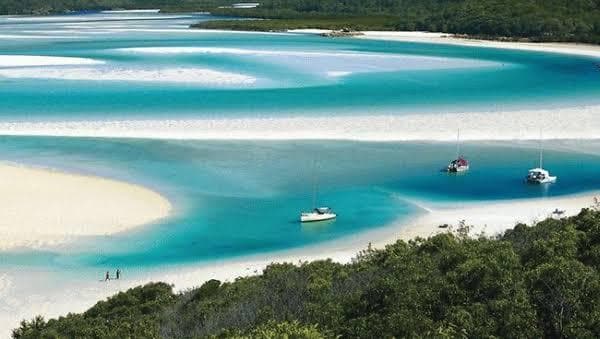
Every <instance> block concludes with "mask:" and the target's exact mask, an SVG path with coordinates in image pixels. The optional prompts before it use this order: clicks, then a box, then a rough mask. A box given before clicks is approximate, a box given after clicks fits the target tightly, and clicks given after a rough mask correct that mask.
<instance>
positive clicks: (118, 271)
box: [116, 268, 121, 280]
mask: <svg viewBox="0 0 600 339" xmlns="http://www.w3.org/2000/svg"><path fill="white" fill-rule="evenodd" d="M116 276H117V280H119V278H120V277H121V270H120V269H118V268H117V273H116Z"/></svg>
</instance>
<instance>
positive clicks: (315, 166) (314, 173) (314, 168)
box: [312, 160, 318, 209]
mask: <svg viewBox="0 0 600 339" xmlns="http://www.w3.org/2000/svg"><path fill="white" fill-rule="evenodd" d="M317 191H318V183H317V161H316V160H315V161H314V163H313V196H312V208H313V209H315V208H317Z"/></svg>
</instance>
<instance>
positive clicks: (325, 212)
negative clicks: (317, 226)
mask: <svg viewBox="0 0 600 339" xmlns="http://www.w3.org/2000/svg"><path fill="white" fill-rule="evenodd" d="M316 167H317V166H316V162H315V172H316ZM318 187H319V186H318V181H317V176H316V175H313V198H312V200H313V201H312V205H313V209H312V211H310V212H302V213H300V222H302V223H308V222H317V221H326V220H333V219H335V218H337V214H335V213H334V212H333V210H332V209H331V208H329V207H316V206H317V192H318Z"/></svg>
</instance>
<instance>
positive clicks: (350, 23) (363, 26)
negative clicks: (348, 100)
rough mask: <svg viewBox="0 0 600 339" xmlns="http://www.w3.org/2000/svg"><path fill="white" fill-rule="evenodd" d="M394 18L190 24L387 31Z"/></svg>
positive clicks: (254, 28) (251, 28)
mask: <svg viewBox="0 0 600 339" xmlns="http://www.w3.org/2000/svg"><path fill="white" fill-rule="evenodd" d="M395 21H396V18H395V17H390V16H365V17H350V18H343V17H312V18H306V19H269V20H211V21H205V22H201V23H198V24H195V25H192V27H194V28H203V29H231V30H244V31H271V32H279V31H286V30H289V29H302V28H318V29H333V30H341V29H345V28H351V29H353V30H357V31H360V30H376V31H389V30H393V29H394V25H395Z"/></svg>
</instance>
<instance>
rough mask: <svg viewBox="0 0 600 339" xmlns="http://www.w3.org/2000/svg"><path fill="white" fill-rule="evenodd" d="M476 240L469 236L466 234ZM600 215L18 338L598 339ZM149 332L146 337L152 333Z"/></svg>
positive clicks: (362, 259)
mask: <svg viewBox="0 0 600 339" xmlns="http://www.w3.org/2000/svg"><path fill="white" fill-rule="evenodd" d="M464 229H465V230H466V229H467V228H464ZM599 246H600V212H598V211H593V210H587V209H586V210H583V211H582V212H581V213H580V214H579V215H578V216H575V217H572V218H565V219H562V220H553V219H549V220H546V221H543V222H541V223H539V224H538V225H536V226H534V227H527V226H525V225H518V226H517V227H515V228H514V229H513V230H510V231H507V232H506V233H505V234H504V235H503V236H499V237H496V238H494V239H489V238H484V237H481V238H477V239H475V238H470V237H468V236H466V235H465V234H464V232H456V233H454V234H452V233H447V234H440V235H437V236H434V237H431V238H429V239H416V240H414V241H410V242H408V243H407V242H404V241H399V242H397V243H395V244H393V245H389V246H387V247H386V248H385V249H382V250H372V249H368V250H366V251H363V252H361V253H359V255H358V256H357V257H356V258H355V259H354V260H353V261H352V263H350V264H346V265H342V264H337V263H334V262H332V261H330V260H323V261H315V262H310V263H302V264H300V265H292V264H286V263H284V264H272V265H270V266H269V267H268V268H267V269H266V270H265V271H264V272H263V274H262V275H259V276H254V277H248V278H240V279H238V280H236V281H235V282H232V283H221V282H219V281H216V280H210V281H208V282H206V283H205V284H204V285H202V286H201V287H199V288H196V289H193V290H190V291H186V292H184V293H181V294H179V295H177V296H173V295H172V294H171V290H170V288H169V287H168V286H167V285H161V284H156V285H147V286H145V287H140V288H137V289H132V290H129V291H127V292H125V293H120V294H118V295H116V296H115V297H113V298H111V299H109V300H108V301H106V302H100V303H98V304H97V305H96V306H94V307H93V308H92V309H90V310H89V311H87V312H85V313H84V314H81V315H74V314H71V315H68V316H67V317H64V318H60V319H58V320H50V321H48V322H45V321H43V319H34V320H32V321H31V322H24V323H23V324H22V326H21V328H20V329H18V330H15V332H14V333H15V335H14V336H15V338H34V337H35V338H56V337H57V338H71V337H72V338H75V337H76V338H96V337H97V338H99V337H142V336H143V337H150V338H152V337H157V336H159V337H163V338H306V339H316V338H337V337H341V338H392V337H396V338H400V337H436V338H437V337H440V338H441V337H453V338H454V337H465V338H466V337H471V338H491V337H507V338H541V337H545V338H561V337H574V338H598V337H600V293H599V291H600V272H599V270H598V267H600V257H599V256H598V248H599ZM143 331H146V332H143Z"/></svg>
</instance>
